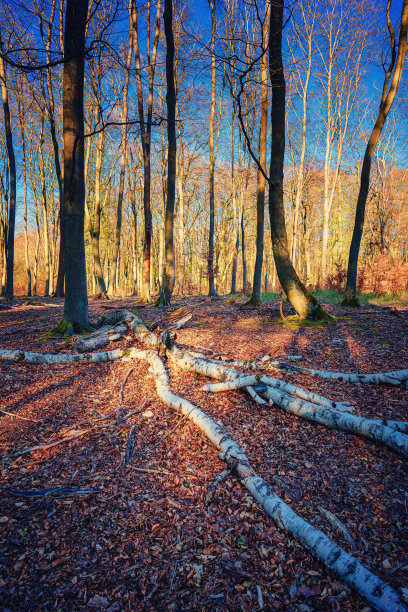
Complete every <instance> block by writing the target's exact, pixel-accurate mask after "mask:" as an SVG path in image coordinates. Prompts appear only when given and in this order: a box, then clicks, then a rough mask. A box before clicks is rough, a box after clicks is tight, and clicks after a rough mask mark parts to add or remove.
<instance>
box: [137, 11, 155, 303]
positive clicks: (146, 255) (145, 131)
mask: <svg viewBox="0 0 408 612" xmlns="http://www.w3.org/2000/svg"><path fill="white" fill-rule="evenodd" d="M130 7H131V20H132V36H133V46H134V52H135V64H136V86H137V104H138V113H139V121H140V137H141V141H142V151H143V179H144V182H143V211H144V247H143V284H142V298H143V299H144V300H146V301H148V302H149V301H150V255H151V245H152V212H151V202H150V191H151V134H152V117H153V85H154V75H155V71H156V56H157V46H158V43H159V34H160V12H161V0H157V5H156V23H155V28H154V38H153V46H152V48H151V47H150V12H151V0H148V2H147V71H148V92H147V112H146V116H145V112H144V101H143V100H144V95H143V86H142V64H141V55H140V49H139V33H138V18H139V10H138V9H137V7H136V3H135V0H130Z"/></svg>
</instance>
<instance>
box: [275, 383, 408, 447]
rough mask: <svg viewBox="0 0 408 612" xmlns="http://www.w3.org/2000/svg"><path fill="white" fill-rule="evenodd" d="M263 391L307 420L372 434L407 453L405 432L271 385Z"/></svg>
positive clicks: (375, 438) (407, 439)
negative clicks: (293, 394)
mask: <svg viewBox="0 0 408 612" xmlns="http://www.w3.org/2000/svg"><path fill="white" fill-rule="evenodd" d="M265 395H266V397H267V398H268V399H270V400H272V401H273V402H274V403H275V404H277V405H278V406H280V407H281V408H283V409H284V410H286V411H287V412H291V413H292V414H296V415H298V416H301V417H302V418H305V419H308V420H309V421H315V422H316V423H321V424H322V425H326V427H330V428H333V429H338V430H339V431H347V432H350V433H355V434H358V435H360V436H363V437H365V438H371V439H372V440H375V441H377V442H382V443H383V444H385V445H386V446H389V447H390V448H393V449H394V450H396V451H397V452H399V453H401V454H402V455H405V457H408V436H406V435H404V434H402V433H399V432H397V431H395V430H393V429H391V428H389V427H387V426H385V425H383V424H382V423H379V422H378V421H376V420H373V419H365V418H363V417H359V416H356V415H354V414H346V413H344V412H339V411H337V410H332V409H330V408H325V407H323V406H318V405H317V404H312V403H311V402H307V401H306V400H302V399H298V398H295V397H292V396H290V395H289V394H288V393H285V392H284V391H280V390H279V389H276V388H273V387H268V390H267V391H266V393H265Z"/></svg>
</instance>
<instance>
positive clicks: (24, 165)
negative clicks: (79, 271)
mask: <svg viewBox="0 0 408 612" xmlns="http://www.w3.org/2000/svg"><path fill="white" fill-rule="evenodd" d="M21 102H22V101H21V99H19V100H18V111H19V118H20V131H21V150H22V170H23V203H24V260H25V268H26V279H27V280H26V290H27V296H28V297H30V296H31V268H30V259H29V255H28V229H27V153H26V140H25V130H24V110H23V108H24V107H23V106H22V104H21Z"/></svg>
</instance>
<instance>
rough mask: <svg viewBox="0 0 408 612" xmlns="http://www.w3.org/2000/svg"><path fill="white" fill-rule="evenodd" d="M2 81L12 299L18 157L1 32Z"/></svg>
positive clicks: (8, 281) (9, 295)
mask: <svg viewBox="0 0 408 612" xmlns="http://www.w3.org/2000/svg"><path fill="white" fill-rule="evenodd" d="M0 52H1V55H0V83H1V94H2V99H3V115H4V130H5V133H6V146H7V155H8V171H9V180H10V193H9V209H8V224H7V234H6V236H5V238H6V257H7V260H6V268H7V279H6V292H5V295H6V298H7V299H11V298H12V297H13V295H14V229H15V221H16V196H17V177H16V159H15V156H14V145H13V131H12V128H11V115H10V105H9V96H8V87H7V79H6V67H5V65H4V59H3V55H2V53H3V42H2V38H1V33H0Z"/></svg>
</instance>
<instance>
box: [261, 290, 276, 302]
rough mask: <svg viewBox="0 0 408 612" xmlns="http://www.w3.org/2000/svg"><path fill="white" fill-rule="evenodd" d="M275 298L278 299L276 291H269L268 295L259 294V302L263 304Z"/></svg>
mask: <svg viewBox="0 0 408 612" xmlns="http://www.w3.org/2000/svg"><path fill="white" fill-rule="evenodd" d="M275 298H279V292H278V291H271V292H270V293H261V300H262V301H265V302H269V301H272V300H273V299H275Z"/></svg>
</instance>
